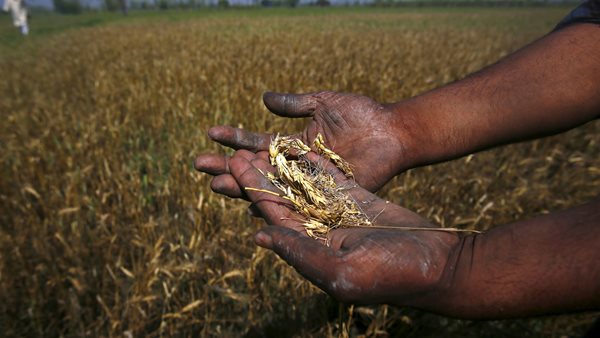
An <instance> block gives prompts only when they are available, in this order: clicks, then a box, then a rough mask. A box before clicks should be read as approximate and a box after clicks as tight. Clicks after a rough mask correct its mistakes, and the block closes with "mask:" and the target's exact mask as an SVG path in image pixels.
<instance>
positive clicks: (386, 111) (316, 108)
mask: <svg viewBox="0 0 600 338" xmlns="http://www.w3.org/2000/svg"><path fill="white" fill-rule="evenodd" d="M263 101H264V103H265V105H266V107H267V108H268V109H269V110H270V111H271V112H273V113H275V114H277V115H279V116H285V117H292V118H298V117H310V118H312V120H311V122H310V123H309V124H308V126H307V127H306V129H304V131H302V132H301V133H299V134H296V135H294V136H296V137H298V138H300V139H301V140H302V141H303V142H304V143H306V144H308V145H311V144H312V142H313V140H314V139H315V136H316V135H317V133H320V134H321V135H323V137H324V139H325V144H326V145H327V146H328V147H330V148H332V149H333V150H334V151H335V152H336V153H338V154H339V155H340V156H341V157H343V158H344V159H345V160H346V161H348V162H349V163H350V164H351V165H352V167H353V171H354V174H355V179H356V182H357V183H358V184H359V185H361V186H362V187H364V188H366V189H367V190H369V191H376V190H378V189H379V188H381V187H382V186H383V185H384V184H385V183H386V182H388V181H389V180H390V179H391V178H392V177H393V176H395V175H396V174H398V173H399V172H400V171H401V170H403V169H406V167H407V166H408V163H409V159H408V156H407V154H409V153H410V152H408V151H407V147H408V143H409V142H408V141H407V140H408V130H409V129H410V128H406V127H401V126H403V125H404V124H405V123H406V121H399V118H398V114H394V113H393V111H392V106H391V105H383V104H379V103H377V102H375V101H374V100H372V99H370V98H368V97H366V96H360V95H354V94H342V93H336V92H318V93H311V94H276V93H266V94H265V95H264V96H263ZM208 135H209V136H210V138H211V139H213V140H214V141H217V142H219V143H221V144H223V145H225V146H228V147H231V148H233V149H246V150H250V151H251V152H254V153H257V152H261V151H266V150H268V147H269V143H270V141H271V137H272V135H270V134H265V133H254V132H250V131H247V130H244V129H239V128H233V127H229V126H217V127H213V128H211V129H210V130H209V131H208ZM263 156H264V155H263ZM229 161H230V158H229V157H227V156H220V155H212V154H204V155H201V156H199V157H198V158H197V159H196V161H195V162H194V166H195V168H196V169H197V170H199V171H202V172H206V173H208V174H211V175H214V176H215V177H214V179H213V181H212V183H211V188H212V189H213V190H214V191H215V192H218V193H222V194H225V195H227V196H230V197H242V196H243V194H242V191H241V190H240V187H239V186H238V185H237V184H236V181H235V180H234V179H233V177H231V172H230V165H229Z"/></svg>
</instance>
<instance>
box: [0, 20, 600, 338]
mask: <svg viewBox="0 0 600 338" xmlns="http://www.w3.org/2000/svg"><path fill="white" fill-rule="evenodd" d="M566 11H567V10H566V9H511V10H508V9H499V10H472V9H471V10H467V11H465V12H462V11H456V10H453V11H448V12H444V11H441V10H427V11H416V10H406V9H390V10H386V11H379V10H369V11H365V12H361V11H357V10H355V11H337V10H328V11H327V12H323V13H322V12H318V11H315V14H314V15H312V14H310V12H306V11H304V12H301V13H304V14H302V15H295V16H294V15H289V16H277V15H271V14H269V15H267V14H268V13H269V12H266V13H267V14H265V15H261V14H260V13H258V14H257V13H254V14H253V15H252V16H251V17H245V16H244V15H245V13H246V12H242V11H240V12H238V14H237V15H222V16H219V15H215V16H214V17H212V16H201V17H200V16H199V17H198V18H194V17H193V16H189V17H188V18H187V19H186V20H182V21H168V20H161V19H158V18H155V19H152V20H151V19H148V20H137V21H132V23H121V24H118V25H105V26H100V27H95V28H81V29H76V30H71V31H68V32H65V33H62V34H57V35H51V36H48V37H46V38H44V39H41V38H40V39H38V40H36V42H35V43H33V42H32V43H31V44H28V45H24V46H22V47H21V49H20V50H17V51H14V52H12V53H9V54H6V55H3V56H2V58H1V59H0V69H1V70H2V81H0V114H1V118H2V121H3V122H2V123H1V124H0V145H1V147H0V149H1V151H0V159H1V162H0V163H1V165H2V176H1V178H0V221H1V225H0V330H2V332H3V334H4V335H7V336H92V337H98V336H123V335H131V336H134V337H141V336H241V335H247V336H250V337H252V336H291V335H297V336H327V335H335V334H336V333H337V332H338V331H339V330H338V327H339V325H338V322H339V321H338V319H339V318H341V317H342V314H339V313H338V312H337V309H338V307H337V305H336V303H335V302H333V301H332V300H330V299H329V298H328V297H327V296H326V295H325V294H323V293H321V292H320V291H319V290H318V289H316V288H315V287H313V286H311V285H310V284H309V283H308V282H306V281H304V280H303V279H302V278H301V277H299V276H298V275H297V274H296V273H295V272H294V271H293V270H292V269H291V268H289V267H288V266H287V265H286V264H285V263H283V262H282V261H280V260H279V259H277V258H276V257H275V255H274V254H272V253H270V252H267V251H264V250H262V249H260V248H257V247H256V246H255V245H254V244H253V242H252V237H253V236H252V235H253V233H254V232H255V231H256V230H257V229H258V228H259V227H260V226H261V225H262V223H261V222H260V221H258V220H255V219H252V218H250V217H249V216H248V214H247V212H246V210H245V209H246V205H245V203H243V202H241V201H234V200H230V199H227V198H225V197H222V196H220V195H216V194H214V193H212V192H210V189H209V177H207V176H205V175H202V174H199V173H196V172H194V170H193V169H192V167H191V163H192V161H193V159H194V157H195V156H196V155H197V154H199V153H203V152H221V153H223V152H228V151H229V150H225V149H222V148H220V147H218V146H216V145H214V144H213V143H211V142H209V141H208V138H207V137H206V131H207V129H208V128H209V127H210V126H212V125H216V124H231V125H235V126H243V127H244V128H247V129H252V130H266V131H271V132H279V133H286V132H290V131H294V130H298V129H300V128H301V127H302V121H298V120H295V121H290V120H286V119H282V118H278V117H274V116H273V115H271V114H268V113H267V111H266V110H265V109H264V108H263V107H262V104H261V100H260V98H261V94H262V93H263V92H264V91H267V90H274V91H282V92H308V91H314V90H322V89H328V90H339V91H346V92H355V93H361V94H365V95H368V96H371V97H373V98H375V99H376V100H379V101H393V100H398V99H401V98H406V97H409V96H412V95H416V94H418V93H420V92H422V91H424V90H426V89H429V88H432V87H435V86H439V85H441V84H443V83H446V82H448V81H452V80H455V79H458V78H461V77H463V76H464V75H466V74H467V73H469V72H472V71H474V70H477V69H479V68H480V67H482V66H485V65H487V64H490V63H492V62H494V61H495V60H497V59H498V58H499V57H501V56H503V55H505V54H507V53H509V52H510V51H512V50H514V49H516V48H518V47H520V46H522V45H524V44H526V43H528V42H529V41H531V40H533V39H535V38H536V37H539V36H541V35H543V34H544V33H546V32H547V31H549V30H550V29H551V28H552V24H553V23H554V22H556V21H557V20H558V19H559V18H560V17H561V16H562V15H563V14H564V13H565V12H566ZM34 23H35V22H33V23H32V25H33V24H34ZM33 29H35V26H34V27H33ZM598 135H600V125H599V124H598V123H591V124H589V125H587V126H584V127H581V128H579V129H577V130H575V131H571V132H569V133H566V134H563V135H559V136H555V137H551V138H547V139H544V140H539V141H534V142H528V143H524V144H518V145H512V146H509V147H505V148H501V149H495V150H492V151H488V152H484V153H481V154H477V155H474V156H469V157H467V158H464V159H460V160H457V161H453V162H450V163H446V164H442V165H438V166H435V167H429V168H420V169H416V170H412V171H409V172H407V173H405V174H404V175H402V176H400V177H398V178H395V179H394V180H393V181H392V182H391V183H390V184H389V185H388V186H386V187H385V188H384V189H383V191H381V192H380V195H381V196H384V197H385V198H387V199H388V200H390V201H393V202H395V203H400V204H402V205H403V206H405V207H407V208H409V209H412V210H414V211H416V212H418V213H420V214H421V215H423V216H424V217H427V218H429V219H431V220H433V221H435V222H437V223H439V224H440V225H442V226H460V227H466V228H476V229H486V228H488V227H490V226H492V225H494V224H500V223H503V222H507V221H511V220H514V219H518V218H522V217H527V216H530V215H534V214H537V213H540V212H546V211H548V210H552V209H557V208H563V207H566V206H571V205H575V204H577V203H581V202H584V201H586V200H587V199H589V198H591V197H592V196H594V195H596V194H598V191H599V190H600V158H599V157H598V156H597V154H598V153H599V152H600V140H599V136H598ZM423 146H426V145H423ZM573 318H574V317H572V316H571V317H569V316H564V317H553V318H549V319H543V320H540V319H537V320H522V321H503V322H500V323H497V322H478V323H470V322H464V321H456V320H449V319H446V318H441V317H437V316H434V315H431V314H427V313H424V312H420V311H416V310H409V309H399V308H393V307H388V306H380V307H357V308H355V309H354V310H353V316H352V318H349V319H347V323H348V324H349V325H350V327H351V332H353V333H355V334H357V335H358V334H364V335H367V336H375V335H379V334H383V333H385V332H387V334H390V335H402V334H409V333H410V334H412V335H413V336H415V335H416V336H436V335H439V332H441V331H442V330H443V332H445V333H446V334H448V335H455V336H486V335H488V336H489V335H502V334H503V335H511V334H514V333H515V332H518V333H519V334H520V333H522V332H523V330H526V331H527V332H529V334H531V335H546V334H549V333H552V334H556V335H563V334H570V333H572V332H580V331H581V330H582V329H585V325H586V324H587V323H589V318H590V317H589V316H587V317H586V316H583V317H582V316H580V317H577V318H578V321H573V320H572V319H573ZM573 323H575V324H573ZM490 332H492V333H490Z"/></svg>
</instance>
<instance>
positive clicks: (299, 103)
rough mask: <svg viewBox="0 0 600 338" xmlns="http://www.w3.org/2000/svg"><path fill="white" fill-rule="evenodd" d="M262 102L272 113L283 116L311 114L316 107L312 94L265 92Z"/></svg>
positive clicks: (305, 115) (306, 115)
mask: <svg viewBox="0 0 600 338" xmlns="http://www.w3.org/2000/svg"><path fill="white" fill-rule="evenodd" d="M263 102H264V103H265V106H266V107H267V109H269V110H270V111H271V112H272V113H274V114H277V115H279V116H283V117H308V116H312V115H313V113H314V111H315V109H316V108H317V100H316V98H315V97H314V96H313V94H280V93H272V92H266V93H264V95H263Z"/></svg>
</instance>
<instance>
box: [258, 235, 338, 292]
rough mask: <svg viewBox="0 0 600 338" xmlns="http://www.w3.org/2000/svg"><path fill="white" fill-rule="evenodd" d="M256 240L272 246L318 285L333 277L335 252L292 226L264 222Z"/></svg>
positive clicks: (269, 247)
mask: <svg viewBox="0 0 600 338" xmlns="http://www.w3.org/2000/svg"><path fill="white" fill-rule="evenodd" d="M254 239H255V241H256V244H258V245H260V246H262V247H264V248H267V249H271V250H273V251H274V252H275V253H276V254H277V255H279V257H281V258H282V259H283V260H284V261H286V262H287V263H288V264H289V265H291V266H292V267H294V268H295V269H296V271H298V272H299V273H300V274H301V275H302V276H304V277H305V278H306V279H308V280H310V281H311V282H312V283H313V284H315V285H317V286H318V287H320V288H321V289H325V290H326V289H327V287H328V282H331V281H332V280H333V278H335V275H334V271H335V270H336V269H335V267H336V266H337V264H338V256H337V255H336V254H335V253H334V252H333V250H331V248H329V247H327V246H325V245H323V244H322V243H321V242H319V241H317V240H315V239H313V238H310V237H308V236H304V235H302V234H300V233H299V232H297V231H294V230H292V229H288V228H284V227H280V226H274V225H272V226H268V227H266V228H264V229H262V230H261V231H259V232H258V233H257V234H256V236H255V238H254Z"/></svg>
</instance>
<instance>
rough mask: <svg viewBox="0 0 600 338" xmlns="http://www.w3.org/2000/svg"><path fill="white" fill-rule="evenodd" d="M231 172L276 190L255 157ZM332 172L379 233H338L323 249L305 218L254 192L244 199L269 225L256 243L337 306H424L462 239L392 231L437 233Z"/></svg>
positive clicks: (241, 155)
mask: <svg viewBox="0 0 600 338" xmlns="http://www.w3.org/2000/svg"><path fill="white" fill-rule="evenodd" d="M311 155H314V154H311ZM314 156H316V155H314ZM229 169H230V172H231V175H232V177H233V178H234V179H235V180H236V182H237V183H238V184H239V186H241V187H252V188H258V189H263V190H271V191H277V190H276V188H275V187H274V186H272V185H271V183H270V181H269V180H268V179H266V178H265V177H264V176H263V174H262V173H261V171H262V172H269V171H273V170H274V168H273V167H271V166H270V165H269V163H268V162H267V161H266V160H265V159H263V158H260V156H258V155H256V154H254V153H251V152H249V151H244V150H240V151H237V152H236V153H235V154H234V155H233V156H232V157H231V159H230V160H229ZM328 170H331V171H332V172H334V176H335V177H336V180H337V183H338V185H339V186H343V187H344V188H347V189H348V190H347V191H348V193H349V194H350V195H351V196H352V198H353V199H354V200H355V201H356V202H357V203H358V205H359V206H360V208H361V209H362V210H363V211H364V212H365V213H366V214H367V216H368V217H369V219H371V220H372V221H373V223H374V224H375V227H373V228H369V227H361V228H344V229H336V230H333V231H331V232H330V233H329V236H328V239H329V244H330V245H329V246H326V245H324V244H323V243H322V242H320V241H317V240H315V239H313V238H309V237H308V236H307V235H306V232H305V231H304V227H303V225H302V216H301V215H300V214H298V213H296V212H295V211H294V210H293V207H292V206H291V205H290V204H289V203H288V202H287V201H286V200H285V199H283V198H279V197H277V196H273V195H271V194H268V193H264V192H260V191H254V190H252V191H247V192H246V194H247V196H246V197H247V198H248V199H249V200H250V201H251V202H252V208H253V210H254V213H255V214H260V216H262V217H263V218H264V219H265V220H266V222H267V223H268V224H270V225H271V226H268V227H266V228H265V229H263V230H261V231H260V232H258V233H257V235H256V237H255V240H256V243H257V244H258V245H260V246H262V247H265V248H267V249H270V250H273V251H274V252H276V253H277V254H278V255H279V256H280V257H281V258H283V259H284V260H285V261H286V262H288V263H289V264H290V265H291V266H293V267H294V268H295V269H296V270H297V271H298V272H299V273H300V274H302V275H303V276H304V277H306V278H307V279H308V280H310V281H311V282H312V283H313V284H315V285H317V286H318V287H319V288H321V289H322V290H324V291H325V292H327V293H329V294H330V295H332V296H333V297H334V298H336V299H338V300H340V301H344V302H352V303H383V302H385V303H393V304H396V305H410V306H419V305H420V304H421V303H422V302H423V301H424V299H427V298H430V297H431V294H432V293H434V292H435V291H436V289H437V286H438V282H439V281H440V278H441V276H442V272H443V271H444V267H445V266H446V261H447V259H448V257H449V256H450V252H451V250H452V249H453V248H454V247H455V246H456V245H457V244H458V242H459V239H458V236H457V235H456V234H453V233H445V232H438V231H406V230H400V229H394V227H417V228H419V227H428V228H433V227H435V226H434V225H432V224H431V223H429V222H428V221H427V220H425V219H423V218H422V217H420V216H419V215H417V214H415V213H413V212H411V211H410V210H407V209H404V208H402V207H400V206H397V205H394V204H391V203H388V202H386V201H384V200H382V199H380V198H378V197H377V196H375V195H373V194H371V193H370V192H368V191H366V190H365V189H362V188H360V187H358V186H356V184H354V183H353V182H352V181H349V180H347V178H345V176H344V175H343V174H342V173H341V172H339V171H337V170H335V169H332V168H329V169H328ZM377 226H381V227H385V228H377Z"/></svg>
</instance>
